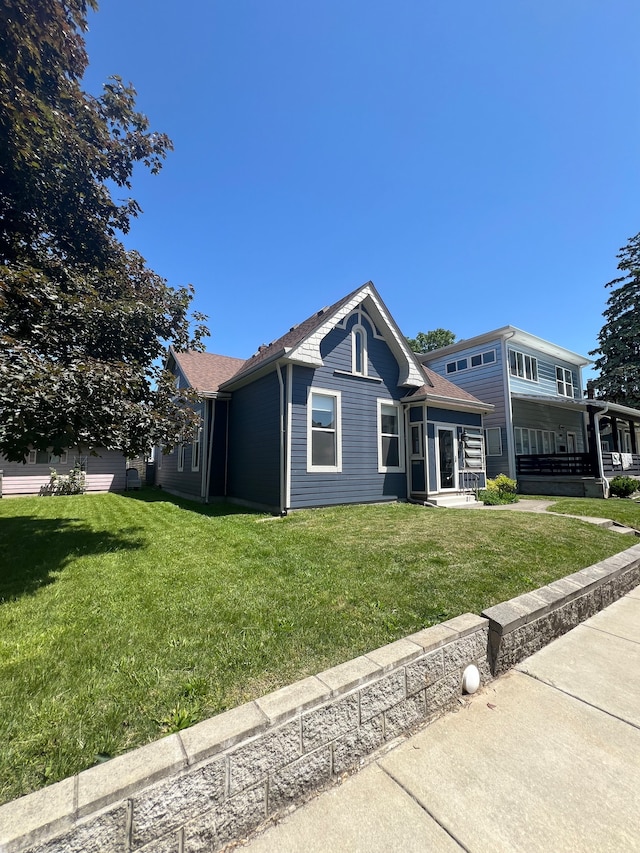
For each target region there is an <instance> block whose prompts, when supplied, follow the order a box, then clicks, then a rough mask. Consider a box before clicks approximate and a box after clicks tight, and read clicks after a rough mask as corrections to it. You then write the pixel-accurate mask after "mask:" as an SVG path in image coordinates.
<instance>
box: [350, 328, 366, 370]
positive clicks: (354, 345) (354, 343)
mask: <svg viewBox="0 0 640 853" xmlns="http://www.w3.org/2000/svg"><path fill="white" fill-rule="evenodd" d="M351 372H352V373H357V374H359V375H360V376H366V375H367V331H366V329H365V328H364V326H361V325H360V324H359V323H358V324H357V325H355V326H354V327H353V329H352V330H351Z"/></svg>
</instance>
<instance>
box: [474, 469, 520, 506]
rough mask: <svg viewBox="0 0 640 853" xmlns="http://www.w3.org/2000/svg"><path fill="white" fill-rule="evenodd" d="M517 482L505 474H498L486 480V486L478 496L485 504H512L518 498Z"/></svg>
mask: <svg viewBox="0 0 640 853" xmlns="http://www.w3.org/2000/svg"><path fill="white" fill-rule="evenodd" d="M517 491H518V484H517V483H516V481H515V480H512V479H511V478H510V477H507V475H506V474H498V476H497V477H495V478H494V479H493V480H487V488H486V489H483V490H482V491H481V492H480V493H479V494H478V497H479V499H480V500H481V501H482V503H483V504H485V505H486V506H500V505H501V504H512V503H515V502H516V501H517V500H518V495H517Z"/></svg>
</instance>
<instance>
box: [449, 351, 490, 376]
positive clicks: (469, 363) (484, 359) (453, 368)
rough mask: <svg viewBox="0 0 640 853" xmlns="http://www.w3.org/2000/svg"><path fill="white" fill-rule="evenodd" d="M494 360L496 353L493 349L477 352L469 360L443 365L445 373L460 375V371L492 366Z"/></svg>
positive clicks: (464, 359) (458, 360)
mask: <svg viewBox="0 0 640 853" xmlns="http://www.w3.org/2000/svg"><path fill="white" fill-rule="evenodd" d="M495 360H496V351H495V350H494V349H489V350H486V351H485V352H478V353H476V354H475V355H472V356H471V357H469V358H459V359H457V360H456V361H449V362H447V364H446V365H445V371H446V372H447V373H460V371H461V370H469V369H470V368H472V367H482V365H483V364H493V363H494V362H495Z"/></svg>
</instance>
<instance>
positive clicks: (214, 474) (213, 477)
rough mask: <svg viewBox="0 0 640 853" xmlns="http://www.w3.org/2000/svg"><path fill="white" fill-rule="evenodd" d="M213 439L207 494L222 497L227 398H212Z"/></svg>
mask: <svg viewBox="0 0 640 853" xmlns="http://www.w3.org/2000/svg"><path fill="white" fill-rule="evenodd" d="M211 405H212V412H213V418H214V421H213V440H212V444H211V460H210V463H211V469H210V480H209V496H210V497H214V498H220V497H224V496H225V495H226V493H227V418H228V414H229V403H228V401H227V400H212V404H211Z"/></svg>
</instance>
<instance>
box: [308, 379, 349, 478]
mask: <svg viewBox="0 0 640 853" xmlns="http://www.w3.org/2000/svg"><path fill="white" fill-rule="evenodd" d="M340 418H341V415H340V392H339V391H311V392H310V394H309V399H308V403H307V470H308V471H318V472H321V471H327V472H333V471H336V472H337V471H341V470H342V447H341V441H340Z"/></svg>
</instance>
